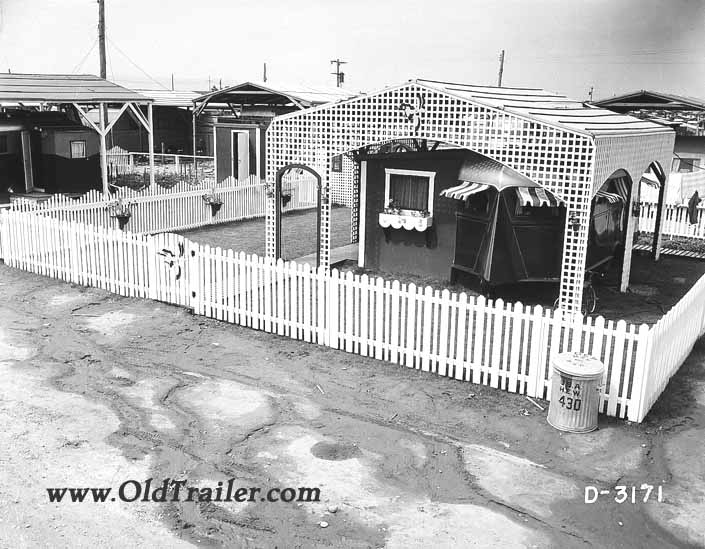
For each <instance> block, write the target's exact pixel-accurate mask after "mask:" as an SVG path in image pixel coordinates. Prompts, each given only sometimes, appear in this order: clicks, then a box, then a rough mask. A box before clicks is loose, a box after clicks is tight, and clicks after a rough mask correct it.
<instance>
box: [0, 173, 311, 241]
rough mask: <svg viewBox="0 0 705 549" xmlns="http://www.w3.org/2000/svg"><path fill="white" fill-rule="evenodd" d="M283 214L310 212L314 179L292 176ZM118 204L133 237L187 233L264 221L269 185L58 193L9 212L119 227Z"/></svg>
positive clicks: (250, 181)
mask: <svg viewBox="0 0 705 549" xmlns="http://www.w3.org/2000/svg"><path fill="white" fill-rule="evenodd" d="M208 195H210V196H212V197H214V198H217V199H218V200H220V201H222V205H221V206H220V207H219V208H213V207H211V206H209V204H208V203H207V202H206V200H205V199H206V198H207V197H208ZM286 196H287V197H288V198H287V202H286V204H285V205H284V206H283V207H282V210H283V211H284V212H287V211H292V210H302V209H307V208H312V207H315V206H316V203H317V186H316V182H315V180H314V179H313V178H310V177H298V178H291V179H290V180H289V181H288V182H287V188H286ZM117 200H121V201H122V203H123V204H124V206H125V207H126V208H127V209H128V210H129V212H130V218H129V221H128V222H127V225H126V227H127V228H128V229H129V230H130V231H131V232H133V233H138V234H143V233H144V234H153V233H159V232H167V231H176V230H185V229H191V228H195V227H202V226H205V225H212V224H217V223H227V222H231V221H239V220H244V219H251V218H255V217H263V216H264V215H265V212H266V201H267V186H266V184H264V183H262V182H261V181H259V180H258V179H257V178H256V177H254V176H253V177H250V178H249V179H247V180H243V181H238V182H236V184H235V185H228V184H227V183H224V184H221V185H211V186H207V185H204V184H200V185H195V186H194V185H188V184H186V183H181V184H178V185H175V186H174V187H171V188H162V187H157V188H151V187H150V188H148V189H145V190H144V191H136V190H132V189H125V188H121V189H118V190H117V192H116V194H115V195H114V196H112V197H111V198H110V199H109V200H106V199H105V196H104V195H103V194H102V193H100V192H98V191H91V192H89V193H86V194H85V195H83V196H81V197H80V198H78V199H73V198H69V197H66V196H61V195H57V196H54V197H53V198H51V199H49V200H46V201H43V202H31V201H18V202H14V203H12V204H11V205H10V209H11V210H12V211H22V212H34V213H40V214H43V215H47V216H50V217H55V218H58V219H61V220H65V221H75V222H78V223H85V224H88V225H96V226H99V227H107V228H119V226H120V222H119V219H118V218H117V217H116V216H115V207H116V206H117V204H116V202H117Z"/></svg>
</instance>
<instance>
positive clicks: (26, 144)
mask: <svg viewBox="0 0 705 549" xmlns="http://www.w3.org/2000/svg"><path fill="white" fill-rule="evenodd" d="M20 135H21V139H22V165H23V167H24V188H25V191H26V192H31V191H32V190H33V189H34V165H33V162H32V160H33V159H32V140H31V139H30V133H29V130H22V132H21V133H20Z"/></svg>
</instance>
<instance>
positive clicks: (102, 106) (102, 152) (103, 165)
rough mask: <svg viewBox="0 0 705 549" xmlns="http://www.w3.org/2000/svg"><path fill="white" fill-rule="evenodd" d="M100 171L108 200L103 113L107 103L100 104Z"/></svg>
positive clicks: (104, 192)
mask: <svg viewBox="0 0 705 549" xmlns="http://www.w3.org/2000/svg"><path fill="white" fill-rule="evenodd" d="M99 108H100V116H99V117H98V118H100V132H99V133H100V171H101V174H102V178H103V195H104V197H105V198H107V196H108V193H109V189H108V150H107V146H106V143H105V133H106V132H105V118H104V117H103V113H104V111H105V103H101V104H100V107H99Z"/></svg>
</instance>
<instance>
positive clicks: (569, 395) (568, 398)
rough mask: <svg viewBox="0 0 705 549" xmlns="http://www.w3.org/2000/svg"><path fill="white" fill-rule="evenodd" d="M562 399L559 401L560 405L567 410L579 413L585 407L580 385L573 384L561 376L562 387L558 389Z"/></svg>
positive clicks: (567, 378)
mask: <svg viewBox="0 0 705 549" xmlns="http://www.w3.org/2000/svg"><path fill="white" fill-rule="evenodd" d="M558 390H559V391H560V393H561V397H560V398H559V399H558V402H559V403H560V405H561V406H562V407H563V408H565V409H566V410H573V411H575V412H578V411H579V410H580V407H581V406H582V405H583V401H582V399H581V398H580V396H581V391H582V389H581V387H580V383H573V382H572V380H571V379H570V378H569V377H564V376H561V385H560V387H559V389H558Z"/></svg>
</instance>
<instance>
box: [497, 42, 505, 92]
mask: <svg viewBox="0 0 705 549" xmlns="http://www.w3.org/2000/svg"><path fill="white" fill-rule="evenodd" d="M503 72H504V50H502V52H501V53H500V54H499V77H498V78H497V85H498V86H499V87H500V88H501V87H502V73H503Z"/></svg>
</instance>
